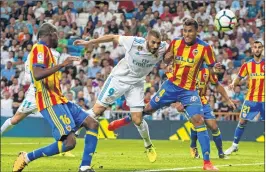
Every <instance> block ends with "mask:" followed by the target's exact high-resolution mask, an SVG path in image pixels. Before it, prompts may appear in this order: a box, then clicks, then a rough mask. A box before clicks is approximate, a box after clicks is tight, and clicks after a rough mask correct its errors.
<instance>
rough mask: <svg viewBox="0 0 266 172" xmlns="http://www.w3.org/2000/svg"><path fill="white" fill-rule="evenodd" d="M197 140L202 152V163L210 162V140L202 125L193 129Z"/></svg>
mask: <svg viewBox="0 0 266 172" xmlns="http://www.w3.org/2000/svg"><path fill="white" fill-rule="evenodd" d="M195 129H196V131H197V135H198V139H199V143H200V146H201V150H202V155H203V160H204V162H209V161H210V138H209V135H208V131H207V128H206V126H205V124H204V125H201V126H198V127H195Z"/></svg>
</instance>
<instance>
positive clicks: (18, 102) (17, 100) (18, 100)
mask: <svg viewBox="0 0 266 172" xmlns="http://www.w3.org/2000/svg"><path fill="white" fill-rule="evenodd" d="M13 97H14V98H13V103H12V109H13V114H15V113H16V112H17V110H18V108H19V106H20V105H21V103H22V102H23V100H24V91H23V90H20V91H19V92H18V93H16V94H14V95H13ZM25 106H27V105H25Z"/></svg>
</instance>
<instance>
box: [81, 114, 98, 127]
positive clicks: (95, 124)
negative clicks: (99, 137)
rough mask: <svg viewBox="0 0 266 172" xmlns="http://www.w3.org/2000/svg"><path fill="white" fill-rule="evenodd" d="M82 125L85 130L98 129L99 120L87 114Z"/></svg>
mask: <svg viewBox="0 0 266 172" xmlns="http://www.w3.org/2000/svg"><path fill="white" fill-rule="evenodd" d="M83 126H84V127H85V128H86V130H90V129H91V130H93V129H98V127H99V122H98V121H97V120H96V119H94V118H92V117H90V116H88V117H87V118H86V119H85V121H84V122H83Z"/></svg>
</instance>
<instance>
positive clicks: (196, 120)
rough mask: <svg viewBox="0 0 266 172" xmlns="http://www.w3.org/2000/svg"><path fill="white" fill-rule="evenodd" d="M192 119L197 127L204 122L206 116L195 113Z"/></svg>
mask: <svg viewBox="0 0 266 172" xmlns="http://www.w3.org/2000/svg"><path fill="white" fill-rule="evenodd" d="M190 121H191V122H192V124H193V125H194V126H195V127H197V126H200V125H203V124H204V118H203V116H202V115H194V116H192V118H191V119H190Z"/></svg>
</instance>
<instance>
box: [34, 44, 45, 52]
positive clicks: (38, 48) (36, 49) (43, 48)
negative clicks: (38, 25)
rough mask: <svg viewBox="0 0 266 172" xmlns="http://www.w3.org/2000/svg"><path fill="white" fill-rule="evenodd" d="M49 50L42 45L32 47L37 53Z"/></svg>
mask: <svg viewBox="0 0 266 172" xmlns="http://www.w3.org/2000/svg"><path fill="white" fill-rule="evenodd" d="M48 49H49V48H48V47H47V46H46V45H44V44H41V43H35V44H34V45H33V47H32V50H34V51H36V52H46V51H47V50H48Z"/></svg>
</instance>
